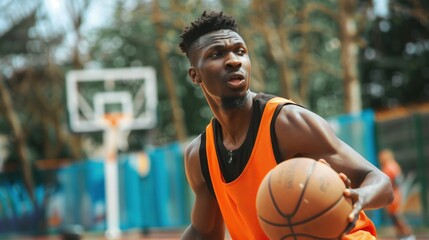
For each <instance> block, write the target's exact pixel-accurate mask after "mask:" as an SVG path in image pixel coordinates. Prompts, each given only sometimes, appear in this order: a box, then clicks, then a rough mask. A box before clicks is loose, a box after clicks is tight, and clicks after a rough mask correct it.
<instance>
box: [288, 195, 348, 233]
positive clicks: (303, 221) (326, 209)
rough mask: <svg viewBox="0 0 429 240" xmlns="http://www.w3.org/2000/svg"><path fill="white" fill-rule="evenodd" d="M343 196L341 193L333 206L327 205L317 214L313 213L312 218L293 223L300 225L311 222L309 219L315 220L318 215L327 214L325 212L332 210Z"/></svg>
mask: <svg viewBox="0 0 429 240" xmlns="http://www.w3.org/2000/svg"><path fill="white" fill-rule="evenodd" d="M342 198H343V195H341V196H340V197H339V198H338V199H337V200H336V201H335V202H334V203H333V204H332V205H331V206H329V207H327V208H325V209H324V210H323V211H321V212H320V213H318V214H316V215H313V216H312V217H310V218H307V219H304V220H302V221H300V222H295V223H294V224H293V225H294V226H295V225H299V224H303V223H306V222H309V221H311V220H313V219H315V218H318V217H320V216H322V215H323V214H325V213H327V212H328V211H329V210H331V209H332V208H333V207H335V206H337V205H338V204H339V203H340V201H341V199H342Z"/></svg>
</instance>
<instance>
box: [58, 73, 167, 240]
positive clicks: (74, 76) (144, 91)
mask: <svg viewBox="0 0 429 240" xmlns="http://www.w3.org/2000/svg"><path fill="white" fill-rule="evenodd" d="M66 90H67V109H68V113H69V119H70V128H71V129H72V130H73V131H74V132H81V133H84V132H98V131H103V132H104V136H103V145H104V148H105V152H106V156H105V157H106V161H105V164H104V166H105V173H104V174H105V190H106V205H107V216H106V228H107V230H106V237H107V238H108V239H118V238H119V236H120V235H121V230H120V228H119V226H120V221H119V212H118V211H119V188H118V162H117V161H118V159H117V153H118V150H126V149H127V148H128V141H127V138H128V135H129V133H130V132H131V130H137V129H151V128H153V127H154V126H155V125H156V122H157V114H156V110H157V104H158V95H157V85H156V72H155V68H153V67H136V68H114V69H86V70H73V71H70V72H68V73H67V76H66Z"/></svg>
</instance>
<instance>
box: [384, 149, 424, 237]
mask: <svg viewBox="0 0 429 240" xmlns="http://www.w3.org/2000/svg"><path fill="white" fill-rule="evenodd" d="M378 158H379V162H380V168H381V171H383V172H384V173H385V174H386V175H387V176H388V177H389V179H390V182H391V183H392V187H393V196H394V198H393V201H392V203H391V204H389V205H388V206H386V208H385V210H386V212H387V214H389V217H390V219H391V220H392V223H393V226H394V227H395V231H396V235H397V237H398V239H400V240H414V239H416V238H415V236H414V235H413V231H412V228H411V226H410V225H409V224H408V223H407V221H406V220H405V218H404V217H403V215H402V209H401V205H402V201H403V199H402V191H401V188H400V187H401V184H402V181H403V175H402V169H401V166H400V165H399V164H398V162H397V161H396V159H395V155H394V154H393V152H392V151H391V150H389V149H383V150H382V151H380V153H379V154H378Z"/></svg>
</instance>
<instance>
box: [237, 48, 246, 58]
mask: <svg viewBox="0 0 429 240" xmlns="http://www.w3.org/2000/svg"><path fill="white" fill-rule="evenodd" d="M236 53H237V54H238V55H240V56H243V55H245V54H246V50H244V49H243V48H240V49H238V50H237V51H236Z"/></svg>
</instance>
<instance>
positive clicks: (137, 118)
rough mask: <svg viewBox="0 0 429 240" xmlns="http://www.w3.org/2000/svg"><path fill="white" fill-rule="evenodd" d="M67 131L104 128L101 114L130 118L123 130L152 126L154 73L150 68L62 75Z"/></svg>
mask: <svg viewBox="0 0 429 240" xmlns="http://www.w3.org/2000/svg"><path fill="white" fill-rule="evenodd" d="M66 92H67V109H68V113H69V122H70V128H71V129H72V130H73V131H75V132H94V131H101V130H104V129H105V127H106V126H105V124H103V123H102V121H100V120H102V119H103V118H104V115H105V114H108V113H112V112H114V113H122V114H124V115H127V116H128V117H130V118H131V119H130V121H128V122H129V124H127V125H126V126H123V127H124V128H125V129H124V130H133V129H150V128H153V127H154V126H155V125H156V121H157V118H156V109H157V104H158V95H157V85H156V73H155V70H154V69H153V68H152V67H137V68H112V69H87V70H73V71H70V72H68V73H67V76H66Z"/></svg>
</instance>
